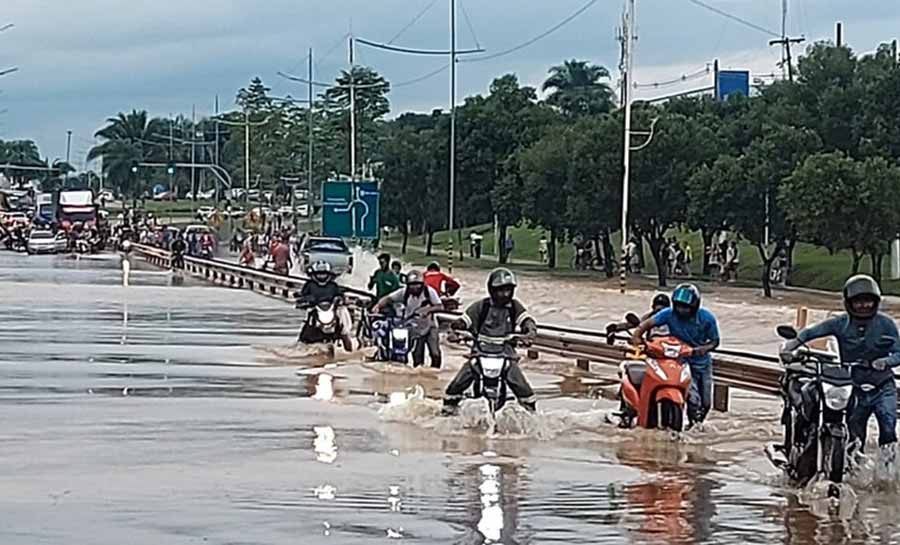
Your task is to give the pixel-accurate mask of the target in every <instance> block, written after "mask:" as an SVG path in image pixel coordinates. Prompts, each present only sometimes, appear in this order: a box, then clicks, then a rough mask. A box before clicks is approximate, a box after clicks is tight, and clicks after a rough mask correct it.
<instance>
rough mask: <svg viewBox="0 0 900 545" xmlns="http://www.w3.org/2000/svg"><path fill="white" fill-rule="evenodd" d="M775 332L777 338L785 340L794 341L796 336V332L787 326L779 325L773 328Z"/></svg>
mask: <svg viewBox="0 0 900 545" xmlns="http://www.w3.org/2000/svg"><path fill="white" fill-rule="evenodd" d="M775 331H776V332H777V333H778V336H779V337H781V338H782V339H787V340H792V339H796V338H797V335H798V333H797V330H796V329H794V327H793V326H789V325H780V326H778V327H776V328H775Z"/></svg>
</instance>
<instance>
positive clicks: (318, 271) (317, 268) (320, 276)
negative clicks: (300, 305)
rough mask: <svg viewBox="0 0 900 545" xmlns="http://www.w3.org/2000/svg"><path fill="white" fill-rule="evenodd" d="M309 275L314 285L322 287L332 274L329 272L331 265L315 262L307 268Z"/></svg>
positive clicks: (324, 262) (325, 262)
mask: <svg viewBox="0 0 900 545" xmlns="http://www.w3.org/2000/svg"><path fill="white" fill-rule="evenodd" d="M309 275H310V276H311V277H312V279H313V280H314V281H315V282H316V284H319V285H320V286H323V285H325V284H327V283H328V282H329V281H330V280H331V277H332V276H333V275H334V272H333V271H332V270H331V263H329V262H327V261H316V262H315V263H313V264H312V265H311V266H310V267H309Z"/></svg>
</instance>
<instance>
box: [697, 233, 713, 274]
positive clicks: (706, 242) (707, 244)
mask: <svg viewBox="0 0 900 545" xmlns="http://www.w3.org/2000/svg"><path fill="white" fill-rule="evenodd" d="M714 234H715V233H713V232H712V231H707V230H706V229H703V230H702V231H701V236H702V237H703V248H701V256H702V257H701V258H700V259H701V261H702V262H703V265H702V267H703V269H702V275H703V276H709V258H710V257H711V256H710V250H712V240H713V235H714Z"/></svg>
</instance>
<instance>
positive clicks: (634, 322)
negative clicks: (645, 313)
mask: <svg viewBox="0 0 900 545" xmlns="http://www.w3.org/2000/svg"><path fill="white" fill-rule="evenodd" d="M625 321H626V322H628V325H630V326H631V327H637V326H639V325H641V319H640V318H638V316H637V314H635V313H633V312H629V313H628V314H626V315H625Z"/></svg>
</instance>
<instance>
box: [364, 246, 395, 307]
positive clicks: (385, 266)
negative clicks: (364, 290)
mask: <svg viewBox="0 0 900 545" xmlns="http://www.w3.org/2000/svg"><path fill="white" fill-rule="evenodd" d="M372 288H375V298H376V300H381V299H382V298H383V297H384V296H386V295H389V294H391V293H393V292H395V291H397V290H399V289H400V277H398V276H397V275H396V274H395V273H394V271H392V270H391V254H388V253H383V254H381V255H379V256H378V270H376V271H375V272H374V273H373V274H372V277H371V278H369V289H370V290H371V289H372Z"/></svg>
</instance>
